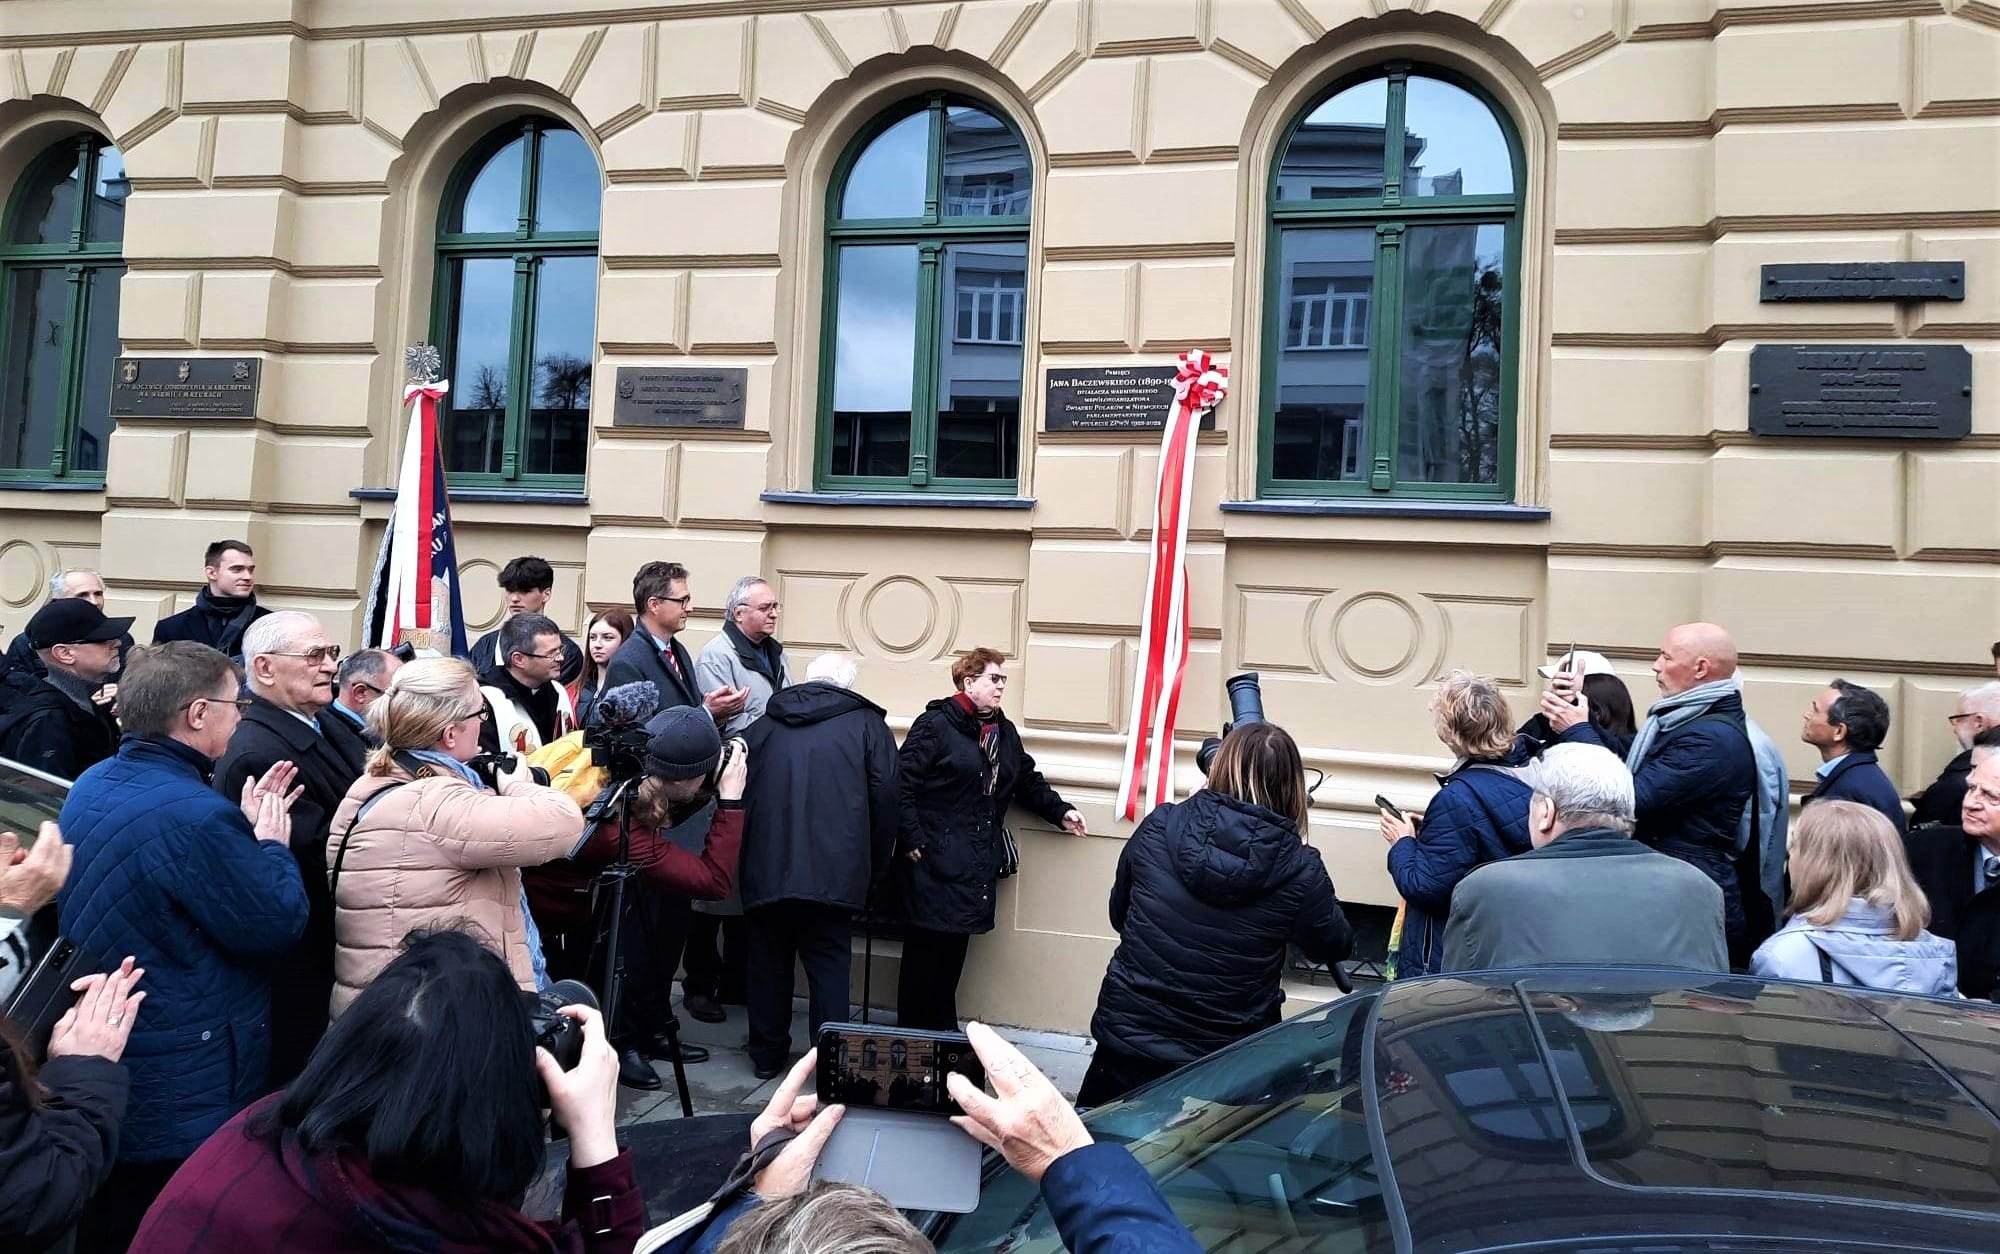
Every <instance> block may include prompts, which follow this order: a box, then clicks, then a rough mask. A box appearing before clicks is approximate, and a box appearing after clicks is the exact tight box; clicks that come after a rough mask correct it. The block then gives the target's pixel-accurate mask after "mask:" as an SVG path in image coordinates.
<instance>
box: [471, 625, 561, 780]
mask: <svg viewBox="0 0 2000 1254" xmlns="http://www.w3.org/2000/svg"><path fill="white" fill-rule="evenodd" d="M499 634H500V643H499V644H498V645H496V646H495V653H496V654H497V655H498V656H499V657H500V658H502V659H504V661H503V662H502V663H501V664H498V665H495V666H494V667H492V668H491V669H489V670H484V671H481V672H480V673H479V691H480V693H481V695H483V696H484V697H485V698H486V705H487V708H488V709H490V710H491V711H492V712H493V713H492V716H491V717H490V718H488V719H487V720H486V722H485V723H483V724H481V725H480V728H479V748H480V751H481V752H483V753H511V754H526V753H533V752H534V751H535V750H537V749H539V748H541V747H542V746H543V745H545V744H548V743H549V742H550V741H552V740H557V739H560V738H561V737H563V736H567V735H568V734H569V733H570V732H571V731H573V730H575V728H576V709H575V707H574V706H572V705H571V704H570V700H569V692H568V690H566V689H565V688H564V687H563V686H562V684H561V683H560V682H558V680H559V678H560V676H561V674H562V668H563V648H562V645H563V635H562V629H561V628H560V627H557V626H556V624H555V620H554V619H550V618H544V617H543V616H542V615H540V614H516V615H514V617H512V618H510V619H508V620H507V621H506V622H504V623H502V624H500V633H499Z"/></svg>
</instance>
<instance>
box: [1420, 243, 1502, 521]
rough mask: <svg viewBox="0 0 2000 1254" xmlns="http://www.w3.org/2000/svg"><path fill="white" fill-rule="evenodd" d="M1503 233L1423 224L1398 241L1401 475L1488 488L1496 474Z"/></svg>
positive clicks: (1431, 481) (1428, 481) (1428, 480)
mask: <svg viewBox="0 0 2000 1254" xmlns="http://www.w3.org/2000/svg"><path fill="white" fill-rule="evenodd" d="M1503 234H1504V232H1503V230H1502V228H1500V227H1498V226H1425V227H1414V228H1412V229H1411V230H1409V231H1408V232H1406V233H1405V235H1404V239H1403V248H1404V259H1403V273H1404V282H1403V311H1402V313H1403V327H1402V335H1401V353H1402V362H1401V369H1402V376H1403V378H1402V410H1403V412H1402V414H1401V415H1400V421H1399V422H1398V424H1397V426H1398V437H1397V443H1398V448H1397V460H1398V463H1399V465H1398V473H1399V475H1400V476H1401V477H1402V478H1405V479H1415V480H1420V481H1422V482H1425V483H1491V482H1493V479H1494V476H1495V474H1496V473H1497V472H1498V464H1497V458H1498V455H1499V448H1498V443H1497V440H1496V438H1495V436H1496V433H1497V432H1498V430H1499V426H1500V314H1501V299H1502V290H1501V289H1502V284H1501V280H1500V262H1501V248H1500V244H1501V239H1502V237H1503Z"/></svg>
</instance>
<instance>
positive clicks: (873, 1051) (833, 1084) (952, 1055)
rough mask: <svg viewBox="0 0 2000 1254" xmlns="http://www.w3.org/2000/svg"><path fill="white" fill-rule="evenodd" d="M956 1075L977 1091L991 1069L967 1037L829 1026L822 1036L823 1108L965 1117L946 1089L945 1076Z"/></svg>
mask: <svg viewBox="0 0 2000 1254" xmlns="http://www.w3.org/2000/svg"><path fill="white" fill-rule="evenodd" d="M954 1071H956V1072H958V1073H959V1074H960V1075H962V1076H964V1077H965V1078H966V1079H968V1080H970V1081H972V1083H973V1085H974V1086H975V1087H984V1085H985V1084H986V1068H985V1067H984V1066H982V1065H981V1064H980V1061H979V1055H977V1054H975V1053H973V1052H972V1042H971V1041H969V1040H967V1039H966V1038H965V1036H964V1035H963V1034H961V1033H957V1032H918V1031H901V1030H898V1029H896V1028H874V1027H829V1028H826V1029H825V1030H823V1031H822V1032H821V1033H820V1037H819V1067H818V1076H819V1079H818V1083H819V1100H820V1103H821V1104H822V1105H834V1104H838V1105H842V1106H848V1107H864V1106H873V1107H877V1108H879V1109H882V1110H909V1111H916V1112H918V1113H921V1114H932V1115H962V1114H964V1113H965V1112H964V1111H963V1110H960V1109H959V1106H958V1103H957V1102H955V1101H953V1100H951V1094H950V1093H949V1092H947V1091H946V1090H945V1077H946V1076H947V1075H950V1074H951V1073H952V1072H954Z"/></svg>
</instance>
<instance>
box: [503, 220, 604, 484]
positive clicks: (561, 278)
mask: <svg viewBox="0 0 2000 1254" xmlns="http://www.w3.org/2000/svg"><path fill="white" fill-rule="evenodd" d="M596 314H597V258H596V257H595V256H590V257H547V258H544V259H543V260H542V263H541V270H540V273H539V276H538V277H537V279H536V281H535V356H534V363H533V367H532V369H533V374H532V376H531V377H532V379H533V387H534V395H533V396H532V397H531V400H532V403H533V405H534V408H533V409H532V410H530V411H529V417H528V430H527V433H526V439H525V441H524V444H523V447H522V452H521V473H522V474H528V475H580V474H582V473H583V464H584V456H585V453H586V451H587V450H588V448H589V445H590V356H591V341H592V338H593V336H594V332H595V328H596V323H597V318H596Z"/></svg>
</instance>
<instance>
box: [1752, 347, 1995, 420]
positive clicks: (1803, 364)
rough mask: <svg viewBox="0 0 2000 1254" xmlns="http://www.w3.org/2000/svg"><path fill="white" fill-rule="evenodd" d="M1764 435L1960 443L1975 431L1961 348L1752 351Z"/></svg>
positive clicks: (1966, 358) (1968, 358) (1966, 356)
mask: <svg viewBox="0 0 2000 1254" xmlns="http://www.w3.org/2000/svg"><path fill="white" fill-rule="evenodd" d="M1750 430H1752V431H1754V432H1756V433H1757V434H1758V435H1813V436H1861V437H1866V438H1874V439H1894V440H1957V439H1961V438H1963V437H1965V436H1966V435H1969V434H1970V433H1971V431H1972V354H1971V353H1969V352H1967V351H1966V349H1965V346H1964V345H1962V344H1917V343H1912V342H1910V341H1907V340H1906V341H1903V342H1901V343H1896V344H1759V345H1758V346H1757V347H1755V348H1753V349H1751V350H1750Z"/></svg>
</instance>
